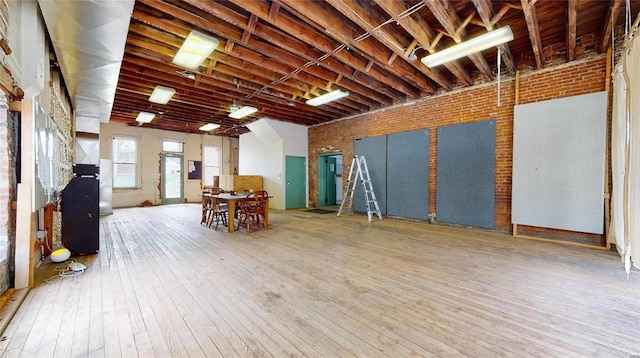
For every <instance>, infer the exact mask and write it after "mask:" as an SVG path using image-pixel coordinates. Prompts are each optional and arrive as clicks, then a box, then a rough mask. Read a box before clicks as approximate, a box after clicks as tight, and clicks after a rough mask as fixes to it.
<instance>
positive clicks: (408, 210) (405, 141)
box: [387, 130, 429, 220]
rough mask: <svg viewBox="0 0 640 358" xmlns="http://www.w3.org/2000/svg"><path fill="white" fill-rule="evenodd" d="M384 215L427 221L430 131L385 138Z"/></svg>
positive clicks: (391, 135)
mask: <svg viewBox="0 0 640 358" xmlns="http://www.w3.org/2000/svg"><path fill="white" fill-rule="evenodd" d="M387 214H389V215H394V216H402V217H407V218H413V219H421V220H427V217H428V214H429V131H427V130H417V131H412V132H404V133H396V134H390V135H389V137H388V139H387Z"/></svg>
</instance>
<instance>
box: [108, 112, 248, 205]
mask: <svg viewBox="0 0 640 358" xmlns="http://www.w3.org/2000/svg"><path fill="white" fill-rule="evenodd" d="M114 136H115V137H118V136H122V137H135V138H137V139H138V146H139V150H140V157H139V158H140V163H139V164H140V165H139V172H138V174H139V175H140V181H139V182H140V187H139V188H135V189H113V207H114V208H118V207H128V206H138V205H140V203H142V202H143V201H146V200H149V201H150V202H151V203H153V204H154V205H157V204H161V196H160V190H159V188H158V186H159V183H160V158H161V157H160V155H161V150H162V140H175V141H179V142H184V168H183V171H182V172H183V175H184V197H185V198H186V199H187V200H188V201H189V202H199V201H200V191H201V188H202V187H201V180H199V179H197V180H189V179H187V175H188V170H187V165H188V161H189V160H200V161H201V160H202V145H212V146H218V147H220V148H221V156H222V158H221V161H222V163H224V164H223V165H222V174H231V173H230V172H229V170H230V164H229V163H231V162H234V160H232V159H231V157H230V156H231V153H232V150H231V149H232V148H235V147H237V139H232V138H226V137H218V136H212V135H201V134H189V133H179V132H171V131H163V130H157V129H150V128H144V127H135V126H128V125H127V124H126V123H122V122H116V121H111V122H109V123H102V124H101V125H100V158H103V159H112V154H111V148H112V147H111V143H112V138H113V137H114Z"/></svg>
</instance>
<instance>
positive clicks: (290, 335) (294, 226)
mask: <svg viewBox="0 0 640 358" xmlns="http://www.w3.org/2000/svg"><path fill="white" fill-rule="evenodd" d="M199 222H200V205H199V204H181V205H171V206H161V207H148V208H131V209H119V210H115V211H114V214H113V215H111V216H108V217H105V218H103V219H102V220H101V223H100V225H101V227H100V233H101V234H100V235H101V250H100V253H99V254H97V255H91V256H86V257H80V258H79V260H80V261H81V262H83V263H85V264H86V265H87V266H88V269H87V271H86V272H85V273H84V274H82V275H79V276H75V277H69V278H64V279H60V280H57V281H55V282H53V283H40V284H38V285H37V286H36V287H35V288H33V289H32V290H31V292H30V293H29V295H28V297H27V298H26V299H25V301H24V303H23V305H22V306H21V308H20V309H19V311H18V312H17V314H16V315H15V317H14V318H13V320H12V321H11V322H10V324H9V325H8V327H7V329H6V331H5V332H4V335H3V337H2V339H0V352H2V353H3V356H5V357H36V356H38V357H119V356H121V357H136V356H139V357H153V356H156V357H169V356H176V357H285V356H293V357H298V356H308V357H347V356H357V357H409V356H414V357H429V356H446V357H456V356H472V357H625V358H629V357H632V356H635V355H640V272H638V271H637V270H635V271H634V272H632V275H631V278H630V279H628V280H627V279H626V277H625V274H624V269H623V267H622V265H621V264H620V259H619V257H618V255H617V254H615V253H613V252H603V251H598V250H592V249H585V248H576V247H565V246H561V245H555V244H549V243H543V242H533V241H526V240H520V239H513V238H511V237H510V236H506V235H497V234H494V233H488V232H485V231H481V230H470V229H460V228H448V227H444V226H439V225H428V224H423V223H414V222H407V221H399V220H392V219H385V220H383V221H374V222H373V223H371V224H369V223H367V220H366V217H364V216H361V215H354V216H342V217H339V218H338V217H336V216H335V215H333V214H325V215H320V214H314V213H308V212H305V211H302V210H299V211H287V212H278V211H272V214H271V215H270V223H271V229H270V230H267V231H265V230H259V231H256V232H252V233H251V234H247V233H246V232H244V231H240V232H235V233H231V234H229V233H226V232H222V231H214V230H212V229H209V228H206V227H204V226H201V225H199V224H198V223H199ZM52 267H53V264H48V265H46V264H43V265H42V267H40V268H39V269H38V270H37V280H38V282H42V280H43V279H44V278H47V277H50V276H51V275H52V274H53V273H52Z"/></svg>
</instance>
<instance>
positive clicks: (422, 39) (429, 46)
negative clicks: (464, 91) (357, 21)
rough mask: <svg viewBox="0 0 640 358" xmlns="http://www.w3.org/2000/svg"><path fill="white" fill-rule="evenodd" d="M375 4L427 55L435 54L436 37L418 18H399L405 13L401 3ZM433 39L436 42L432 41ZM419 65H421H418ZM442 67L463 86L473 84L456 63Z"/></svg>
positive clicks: (378, 0) (384, 1)
mask: <svg viewBox="0 0 640 358" xmlns="http://www.w3.org/2000/svg"><path fill="white" fill-rule="evenodd" d="M375 2H376V3H377V4H378V6H380V7H381V8H382V9H383V10H384V11H385V12H386V13H387V14H389V15H390V16H391V17H393V18H394V19H396V21H397V22H398V24H399V25H400V26H402V28H404V29H405V30H406V31H407V32H408V33H409V34H410V35H411V36H413V37H414V39H415V40H414V41H417V43H418V44H419V45H420V47H422V48H423V49H425V50H427V51H428V52H429V53H435V52H436V51H437V50H438V47H436V45H437V41H438V40H437V39H438V37H437V36H438V35H436V34H435V32H434V31H433V30H432V29H431V27H430V26H429V24H427V23H426V22H425V21H424V20H423V19H422V18H419V17H413V16H402V17H401V16H400V14H402V13H404V12H406V11H407V7H406V6H405V5H404V4H403V3H402V2H401V1H397V0H375ZM434 38H435V39H436V40H434ZM410 47H411V46H410ZM407 50H408V48H407ZM412 50H413V48H412ZM408 55H409V53H405V54H404V56H405V57H406V56H408ZM420 65H422V64H421V63H420ZM422 66H423V65H422ZM444 66H445V68H446V69H447V70H449V71H450V72H451V73H453V75H454V76H456V78H457V79H458V80H459V81H460V82H462V83H463V84H465V85H467V86H469V85H471V83H472V82H473V81H472V79H471V76H470V75H469V73H468V72H467V70H465V69H464V68H463V67H462V65H460V63H459V62H458V61H454V62H450V63H446V64H445V65H444Z"/></svg>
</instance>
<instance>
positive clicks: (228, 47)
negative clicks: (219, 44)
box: [224, 40, 246, 54]
mask: <svg viewBox="0 0 640 358" xmlns="http://www.w3.org/2000/svg"><path fill="white" fill-rule="evenodd" d="M234 44H235V42H233V41H232V40H228V41H227V43H226V45H225V46H224V52H225V53H228V54H230V53H232V52H233V45H234ZM245 45H246V43H245Z"/></svg>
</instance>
